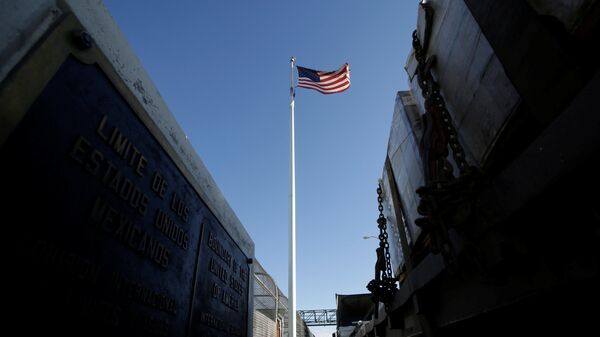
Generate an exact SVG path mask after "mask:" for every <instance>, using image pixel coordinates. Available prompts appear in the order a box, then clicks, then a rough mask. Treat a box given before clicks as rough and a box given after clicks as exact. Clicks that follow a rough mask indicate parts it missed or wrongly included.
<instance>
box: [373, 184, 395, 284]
mask: <svg viewBox="0 0 600 337" xmlns="http://www.w3.org/2000/svg"><path fill="white" fill-rule="evenodd" d="M381 193H382V191H381V186H377V202H378V203H379V206H377V209H378V210H379V217H378V218H377V224H378V227H379V247H380V248H382V249H383V250H384V254H385V268H386V269H385V271H384V278H386V277H387V278H388V279H391V278H393V277H394V276H393V275H392V263H391V259H390V244H389V243H388V234H387V220H386V218H385V215H383V198H382V197H381Z"/></svg>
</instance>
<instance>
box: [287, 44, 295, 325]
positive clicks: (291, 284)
mask: <svg viewBox="0 0 600 337" xmlns="http://www.w3.org/2000/svg"><path fill="white" fill-rule="evenodd" d="M295 63H296V58H295V57H293V56H292V58H291V59H290V75H291V82H290V125H291V128H290V148H291V151H290V152H291V164H290V171H291V172H290V173H291V192H290V255H289V264H288V268H289V275H288V288H289V289H288V291H289V294H288V295H289V299H288V300H289V308H288V324H289V328H288V331H289V334H288V337H296V144H295V140H294V138H295V131H294V98H295V93H294V64H295Z"/></svg>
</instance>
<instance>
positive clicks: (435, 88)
mask: <svg viewBox="0 0 600 337" xmlns="http://www.w3.org/2000/svg"><path fill="white" fill-rule="evenodd" d="M412 37H413V41H412V45H413V49H414V51H415V59H416V60H417V63H418V70H417V71H418V72H419V76H418V80H419V86H420V87H421V92H422V94H423V97H425V99H426V100H427V101H429V102H428V103H430V104H434V105H435V107H436V108H437V109H439V110H440V111H441V117H442V126H443V127H444V129H445V131H446V133H447V135H448V145H449V146H450V149H451V150H452V158H454V162H455V163H456V165H457V166H458V169H459V170H460V173H461V174H463V173H465V172H466V171H467V169H468V168H469V165H468V163H467V160H466V158H465V157H466V156H465V150H464V149H463V147H462V145H461V144H460V142H459V140H458V133H457V132H456V128H455V127H454V123H453V122H452V116H451V115H450V113H449V112H448V109H447V108H446V103H445V101H444V98H443V97H442V95H441V94H440V88H439V85H438V84H437V82H436V81H435V80H434V79H433V77H432V76H431V73H430V72H429V69H426V68H427V67H428V66H429V65H428V64H427V63H428V62H429V61H428V60H427V61H426V60H425V52H424V51H423V48H422V47H421V41H420V39H419V35H418V33H417V31H416V30H415V31H413V34H412Z"/></svg>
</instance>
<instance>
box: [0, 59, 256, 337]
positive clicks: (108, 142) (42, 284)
mask: <svg viewBox="0 0 600 337" xmlns="http://www.w3.org/2000/svg"><path fill="white" fill-rule="evenodd" d="M0 161H1V163H2V165H0V179H1V181H2V191H3V194H4V197H3V199H4V200H6V201H4V203H3V205H2V209H3V211H2V218H3V221H2V223H3V227H4V230H5V233H4V237H5V240H6V241H7V243H6V246H7V247H9V250H8V254H7V255H6V257H7V263H6V264H5V269H4V275H6V276H5V277H6V278H7V279H8V281H9V282H8V283H7V288H6V289H4V290H5V291H6V292H7V293H8V295H7V297H8V301H7V302H6V303H7V306H8V307H9V310H10V311H11V316H10V321H9V323H8V324H10V325H11V326H12V327H14V328H16V329H17V331H19V332H20V333H19V334H42V333H43V334H44V335H48V334H54V333H60V334H61V335H63V336H64V335H78V336H246V335H247V333H248V331H247V325H248V290H249V285H250V283H249V275H248V273H249V266H248V264H247V260H248V258H247V256H245V255H244V253H243V252H242V251H241V250H240V249H239V247H238V246H237V245H236V243H235V242H234V240H233V239H232V238H231V237H230V236H229V235H228V234H227V232H226V231H225V230H224V228H223V227H222V225H221V224H220V223H219V221H218V220H217V219H216V217H215V216H214V215H213V214H212V213H211V211H210V210H209V208H208V207H207V206H206V204H205V203H204V202H203V201H202V200H201V199H200V197H199V196H198V194H197V193H196V192H195V190H194V189H193V188H192V187H191V185H190V183H189V182H188V181H187V180H186V178H185V177H184V175H183V174H182V173H181V171H180V170H179V169H178V168H177V166H176V165H175V163H174V162H173V161H172V160H171V158H170V157H169V156H168V155H167V153H166V152H165V151H164V149H163V148H162V146H161V145H160V143H159V142H158V141H157V140H156V138H155V137H154V136H153V134H152V133H151V132H150V131H149V130H148V129H147V127H146V126H145V124H144V123H143V122H142V121H141V120H140V119H139V117H138V116H137V115H136V114H135V112H134V111H133V110H132V109H131V107H130V106H129V105H128V104H127V102H126V100H125V99H124V98H123V97H122V96H121V94H120V93H119V91H118V90H117V89H116V87H115V86H114V85H113V83H112V82H111V81H110V80H109V78H108V77H107V76H106V75H105V73H104V72H103V71H102V69H101V68H100V67H99V66H98V65H87V64H83V63H80V62H79V61H78V60H77V59H76V58H74V57H72V56H70V57H68V58H67V59H66V60H65V61H64V63H63V64H62V66H61V67H60V69H59V70H58V71H57V72H56V73H55V74H54V76H53V77H52V79H51V80H50V82H48V84H47V85H46V86H45V88H44V89H43V90H42V92H41V94H40V95H39V96H38V97H37V98H36V99H35V101H34V103H33V105H32V106H31V107H30V108H29V110H28V112H27V113H26V114H25V116H24V117H23V119H22V120H21V121H20V122H19V124H18V125H17V127H16V128H15V129H14V130H13V131H12V132H11V133H10V135H9V136H8V138H7V140H6V141H5V142H4V143H3V144H2V145H1V147H0Z"/></svg>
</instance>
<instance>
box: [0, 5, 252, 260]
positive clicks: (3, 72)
mask: <svg viewBox="0 0 600 337" xmlns="http://www.w3.org/2000/svg"><path fill="white" fill-rule="evenodd" d="M68 11H72V12H73V13H74V14H75V16H76V17H77V18H78V19H79V21H81V23H82V24H83V26H84V27H86V29H87V30H88V32H89V33H90V34H91V36H92V37H93V39H94V41H95V43H96V44H97V45H98V47H99V48H100V49H101V50H102V52H103V53H104V55H105V56H106V57H107V58H108V59H109V61H110V62H111V64H112V66H113V67H114V69H115V71H116V72H117V73H118V74H119V76H120V77H121V79H122V80H123V81H124V82H125V84H126V85H127V87H128V89H129V90H130V91H131V92H132V93H133V95H134V96H135V97H136V98H137V100H138V101H139V102H140V104H142V106H143V107H144V109H145V110H146V112H147V113H148V115H149V117H150V118H151V120H152V121H153V122H154V123H155V124H156V126H157V127H158V128H159V129H160V131H161V132H162V133H163V134H164V135H165V138H166V139H167V140H168V142H169V144H168V145H170V146H171V147H172V149H173V150H174V152H175V153H176V155H177V156H178V159H180V162H182V163H183V165H184V166H185V169H186V170H187V171H188V174H186V176H187V177H188V178H190V177H191V180H192V181H191V183H192V185H193V186H194V188H195V190H196V191H197V192H198V194H199V195H200V197H201V198H202V199H203V200H204V201H205V202H206V204H207V205H208V206H209V208H210V209H211V211H212V212H213V213H214V214H215V215H216V217H217V218H218V219H219V221H220V222H221V224H222V225H223V226H224V227H225V229H226V230H227V232H228V233H229V234H230V235H231V236H232V238H233V239H234V240H235V241H236V242H237V243H238V245H239V246H240V248H241V249H242V251H243V252H244V253H245V254H246V255H247V256H249V257H253V256H254V243H253V241H252V239H251V238H250V235H249V234H248V233H247V231H246V230H245V229H244V227H243V225H242V224H241V222H240V221H239V219H238V218H237V216H236V215H235V213H234V211H233V210H232V209H231V207H230V206H229V204H228V203H227V201H226V200H225V197H224V196H223V194H222V192H221V191H220V190H219V187H218V186H217V184H216V183H215V181H214V180H213V178H212V177H211V175H210V173H209V172H208V169H207V168H206V166H204V164H203V163H202V160H201V159H200V158H199V157H198V155H197V153H196V151H195V150H194V149H193V147H192V145H191V144H190V142H189V141H188V139H187V136H186V135H185V134H184V133H183V131H182V129H181V127H180V126H179V125H178V123H177V121H176V120H175V118H174V116H173V114H172V113H171V112H170V110H169V108H168V107H167V105H166V104H165V102H164V100H163V99H162V97H161V95H160V93H159V92H158V90H157V88H156V86H155V85H154V84H153V82H152V80H151V79H150V77H149V75H148V73H147V72H146V71H145V70H144V68H143V66H142V64H141V63H140V61H139V60H138V58H137V57H136V56H135V54H134V52H133V50H132V49H131V48H130V47H129V44H128V43H127V40H126V38H125V37H124V36H123V34H122V33H121V31H120V29H119V28H118V26H117V25H116V23H115V21H114V20H113V18H112V17H111V15H110V13H109V12H108V10H107V9H106V7H105V6H104V4H103V3H102V1H98V0H70V1H63V0H58V1H53V0H19V1H11V0H0V24H1V26H2V29H0V82H1V81H3V80H4V79H5V78H6V76H7V75H8V74H9V73H10V71H11V69H13V68H14V67H15V65H17V64H18V62H19V61H20V60H21V59H22V58H23V57H24V56H25V55H26V54H27V52H28V51H29V50H31V48H32V47H33V46H34V45H35V43H36V42H37V41H38V40H39V39H40V38H41V37H42V36H43V34H44V32H45V31H46V30H47V29H48V27H50V26H51V25H52V24H53V23H54V22H56V20H57V19H58V18H59V17H60V16H61V15H62V14H63V13H65V12H68Z"/></svg>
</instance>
